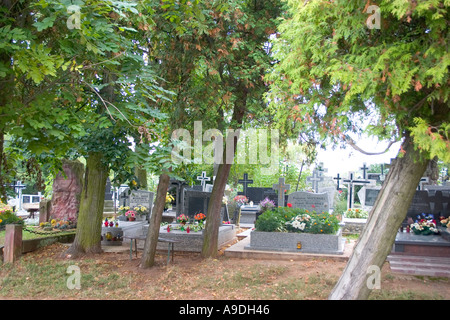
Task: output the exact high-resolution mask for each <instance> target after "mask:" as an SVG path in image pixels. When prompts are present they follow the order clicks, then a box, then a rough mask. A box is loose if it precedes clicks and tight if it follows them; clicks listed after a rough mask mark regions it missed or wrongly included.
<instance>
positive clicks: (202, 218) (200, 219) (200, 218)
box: [194, 212, 206, 225]
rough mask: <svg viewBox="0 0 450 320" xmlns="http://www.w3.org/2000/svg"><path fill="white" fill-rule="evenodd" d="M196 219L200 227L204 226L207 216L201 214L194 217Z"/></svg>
mask: <svg viewBox="0 0 450 320" xmlns="http://www.w3.org/2000/svg"><path fill="white" fill-rule="evenodd" d="M194 219H195V221H197V222H198V224H199V225H203V224H204V223H205V220H206V215H205V214H203V213H201V212H200V213H197V214H196V215H195V216H194Z"/></svg>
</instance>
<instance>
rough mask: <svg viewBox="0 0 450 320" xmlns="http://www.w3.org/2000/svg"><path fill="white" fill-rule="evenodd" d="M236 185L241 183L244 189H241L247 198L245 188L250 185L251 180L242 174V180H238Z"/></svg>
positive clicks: (245, 174)
mask: <svg viewBox="0 0 450 320" xmlns="http://www.w3.org/2000/svg"><path fill="white" fill-rule="evenodd" d="M238 183H241V184H242V185H243V186H244V188H243V192H244V196H247V186H248V185H249V184H252V183H253V180H251V179H250V180H249V179H248V174H247V173H244V179H239V180H238Z"/></svg>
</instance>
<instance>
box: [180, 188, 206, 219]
mask: <svg viewBox="0 0 450 320" xmlns="http://www.w3.org/2000/svg"><path fill="white" fill-rule="evenodd" d="M210 198H211V192H206V191H200V190H194V189H192V188H186V189H185V192H184V210H183V213H184V214H186V215H187V216H188V217H189V218H192V219H193V218H194V216H195V215H196V214H197V213H203V214H205V215H206V213H207V212H208V204H209V199H210Z"/></svg>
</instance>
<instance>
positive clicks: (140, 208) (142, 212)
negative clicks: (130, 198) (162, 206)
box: [134, 205, 148, 216]
mask: <svg viewBox="0 0 450 320" xmlns="http://www.w3.org/2000/svg"><path fill="white" fill-rule="evenodd" d="M134 211H136V214H138V215H140V216H143V215H146V214H147V213H148V209H147V207H144V206H142V205H138V206H137V207H134Z"/></svg>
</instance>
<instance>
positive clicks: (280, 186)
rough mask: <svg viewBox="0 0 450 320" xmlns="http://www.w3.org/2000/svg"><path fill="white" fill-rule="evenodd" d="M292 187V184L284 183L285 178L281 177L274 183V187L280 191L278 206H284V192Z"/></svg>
mask: <svg viewBox="0 0 450 320" xmlns="http://www.w3.org/2000/svg"><path fill="white" fill-rule="evenodd" d="M290 188H291V185H290V184H285V183H284V178H279V179H278V183H275V184H274V185H273V189H274V190H276V191H278V206H279V207H284V193H285V192H286V191H288V190H289V189H290Z"/></svg>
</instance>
